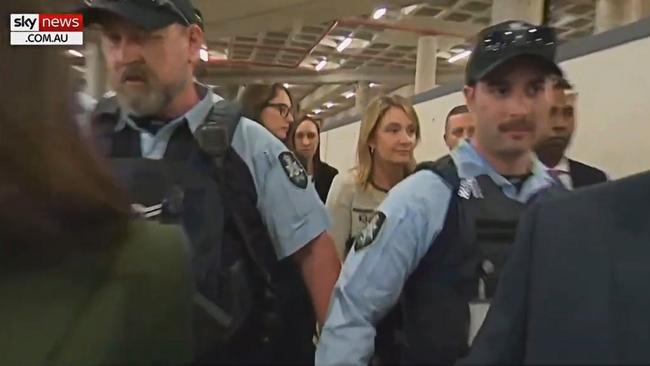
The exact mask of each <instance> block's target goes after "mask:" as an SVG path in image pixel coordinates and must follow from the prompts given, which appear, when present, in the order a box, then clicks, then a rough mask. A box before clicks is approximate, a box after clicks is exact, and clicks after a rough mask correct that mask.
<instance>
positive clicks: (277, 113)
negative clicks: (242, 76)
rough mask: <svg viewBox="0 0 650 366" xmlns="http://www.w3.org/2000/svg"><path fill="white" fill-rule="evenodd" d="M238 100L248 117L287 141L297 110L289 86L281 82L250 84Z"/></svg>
mask: <svg viewBox="0 0 650 366" xmlns="http://www.w3.org/2000/svg"><path fill="white" fill-rule="evenodd" d="M238 101H239V103H240V104H241V106H242V108H243V113H244V116H245V117H246V118H249V119H251V120H253V121H256V122H259V123H261V124H262V125H263V126H264V127H266V129H267V130H269V131H270V132H271V133H272V134H273V135H274V136H275V137H277V138H278V139H280V140H281V141H283V142H285V143H286V141H287V133H288V132H289V125H290V124H291V123H292V122H293V113H294V110H295V109H294V105H293V99H292V98H291V93H289V90H288V89H287V88H285V87H284V86H283V85H282V84H280V83H275V84H272V85H261V84H254V85H249V86H247V87H246V88H244V90H243V91H242V93H241V95H240V96H239V98H238Z"/></svg>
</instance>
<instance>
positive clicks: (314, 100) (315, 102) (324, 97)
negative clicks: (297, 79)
mask: <svg viewBox="0 0 650 366" xmlns="http://www.w3.org/2000/svg"><path fill="white" fill-rule="evenodd" d="M350 89H351V88H350V87H349V86H347V85H339V84H332V85H323V86H320V87H318V88H317V89H316V90H314V91H313V92H311V93H310V94H307V95H306V96H305V97H304V98H302V100H301V101H300V109H301V110H311V109H314V108H318V107H320V106H322V105H323V103H325V102H327V101H329V100H331V99H332V97H334V96H338V95H340V94H341V93H343V92H345V91H348V90H350Z"/></svg>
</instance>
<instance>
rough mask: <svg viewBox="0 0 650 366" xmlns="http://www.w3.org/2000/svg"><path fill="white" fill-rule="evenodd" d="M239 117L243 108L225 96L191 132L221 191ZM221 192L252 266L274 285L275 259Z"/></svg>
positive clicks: (230, 201)
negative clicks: (266, 252) (261, 246)
mask: <svg viewBox="0 0 650 366" xmlns="http://www.w3.org/2000/svg"><path fill="white" fill-rule="evenodd" d="M241 117H242V108H241V106H240V105H239V104H237V103H234V102H230V101H227V100H225V99H224V100H221V101H219V102H217V103H215V105H214V106H213V107H212V110H211V111H210V113H209V114H208V117H207V118H206V121H205V123H204V124H203V125H201V126H200V127H199V128H198V129H197V130H196V131H195V133H194V138H195V139H196V141H197V144H198V145H199V149H200V150H201V152H202V153H203V154H205V155H206V156H207V157H209V158H210V159H211V160H212V161H213V163H214V165H215V167H216V176H215V178H216V179H217V181H218V183H219V187H220V188H221V189H222V190H224V189H226V187H228V185H227V184H226V179H227V177H226V176H225V174H224V172H225V169H224V166H223V164H224V160H225V158H226V156H227V155H228V153H229V152H230V150H231V145H232V139H233V137H234V135H235V130H236V128H237V125H238V124H239V121H240V119H241ZM222 195H223V200H224V204H225V205H226V206H227V208H228V209H229V212H230V214H231V216H232V219H233V222H234V224H235V225H236V226H237V231H238V232H239V233H240V235H241V237H242V241H243V244H244V249H245V250H246V253H247V254H248V256H249V257H250V259H251V260H252V261H253V263H255V268H256V269H257V270H258V274H259V275H260V276H261V277H262V280H263V281H264V282H265V283H266V285H268V286H269V287H271V288H273V287H274V281H273V279H272V275H271V274H272V273H273V272H274V271H273V270H272V268H274V265H273V263H274V261H275V259H274V258H272V257H271V256H270V255H265V254H264V249H265V248H259V245H257V243H255V242H254V241H253V240H252V238H251V237H250V235H249V229H248V228H247V226H246V221H245V220H244V218H243V217H242V216H241V213H240V212H239V211H240V210H238V205H237V204H235V201H234V200H233V197H232V196H231V195H230V194H228V192H223V193H222Z"/></svg>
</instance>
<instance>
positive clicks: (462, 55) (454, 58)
mask: <svg viewBox="0 0 650 366" xmlns="http://www.w3.org/2000/svg"><path fill="white" fill-rule="evenodd" d="M471 53H472V51H470V50H465V51H463V52H461V53H459V54H457V55H454V56H451V57H450V58H448V59H447V62H449V63H450V64H453V63H454V62H456V61H458V60H460V59H463V58H466V57H469V55H470V54H471Z"/></svg>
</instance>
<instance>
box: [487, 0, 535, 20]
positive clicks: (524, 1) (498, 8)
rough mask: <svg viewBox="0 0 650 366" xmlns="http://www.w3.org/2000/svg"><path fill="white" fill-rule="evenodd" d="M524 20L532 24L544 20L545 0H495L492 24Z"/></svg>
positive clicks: (493, 2)
mask: <svg viewBox="0 0 650 366" xmlns="http://www.w3.org/2000/svg"><path fill="white" fill-rule="evenodd" d="M506 20H522V21H525V22H528V23H531V24H542V23H543V22H544V0H494V1H492V24H497V23H501V22H505V21H506Z"/></svg>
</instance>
